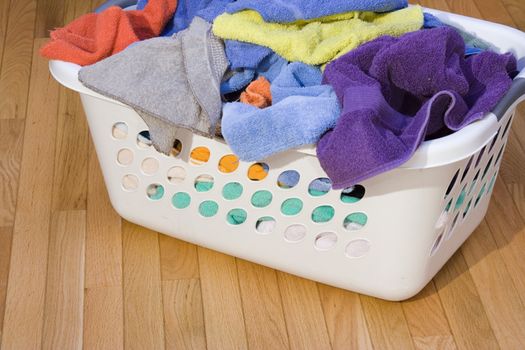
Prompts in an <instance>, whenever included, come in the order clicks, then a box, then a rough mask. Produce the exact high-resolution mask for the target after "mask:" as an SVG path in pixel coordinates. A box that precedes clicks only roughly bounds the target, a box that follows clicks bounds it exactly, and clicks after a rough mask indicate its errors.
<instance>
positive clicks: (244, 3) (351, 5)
mask: <svg viewBox="0 0 525 350" xmlns="http://www.w3.org/2000/svg"><path fill="white" fill-rule="evenodd" d="M407 6H408V1H407V0H286V1H283V0H264V1H261V0H237V1H235V2H232V3H231V4H229V5H228V6H227V7H226V12H228V13H235V12H239V11H242V10H255V11H257V12H259V13H260V14H261V16H262V17H263V18H264V20H265V21H266V22H279V23H288V22H295V21H297V20H303V19H312V18H319V17H324V16H329V15H333V14H337V13H344V12H350V11H371V12H390V11H394V10H399V9H402V8H405V7H407Z"/></svg>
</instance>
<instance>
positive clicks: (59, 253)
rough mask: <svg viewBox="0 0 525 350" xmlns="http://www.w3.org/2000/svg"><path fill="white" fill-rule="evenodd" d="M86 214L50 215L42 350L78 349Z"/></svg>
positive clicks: (71, 212)
mask: <svg viewBox="0 0 525 350" xmlns="http://www.w3.org/2000/svg"><path fill="white" fill-rule="evenodd" d="M85 234H86V212H85V211H84V210H77V211H59V212H56V213H54V214H53V217H52V222H51V230H50V233H49V254H48V263H47V286H46V300H45V313H44V332H43V338H42V339H43V348H44V349H50V350H53V349H82V328H83V324H82V321H83V308H84V241H85Z"/></svg>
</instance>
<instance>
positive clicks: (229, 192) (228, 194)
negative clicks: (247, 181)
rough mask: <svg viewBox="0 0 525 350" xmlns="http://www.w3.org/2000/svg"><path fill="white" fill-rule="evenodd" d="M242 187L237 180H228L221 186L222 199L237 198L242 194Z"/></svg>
mask: <svg viewBox="0 0 525 350" xmlns="http://www.w3.org/2000/svg"><path fill="white" fill-rule="evenodd" d="M242 192H243V188H242V185H241V184H240V183H238V182H230V183H227V184H226V185H224V187H223V188H222V196H223V197H224V199H226V200H229V201H232V200H235V199H237V198H239V197H240V196H241V195H242Z"/></svg>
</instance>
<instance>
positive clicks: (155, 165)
mask: <svg viewBox="0 0 525 350" xmlns="http://www.w3.org/2000/svg"><path fill="white" fill-rule="evenodd" d="M140 168H141V169H142V172H143V173H144V174H146V175H153V174H155V173H156V172H157V171H158V170H159V161H158V160H156V159H155V158H146V159H144V160H143V161H142V164H141V165H140Z"/></svg>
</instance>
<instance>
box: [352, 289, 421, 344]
mask: <svg viewBox="0 0 525 350" xmlns="http://www.w3.org/2000/svg"><path fill="white" fill-rule="evenodd" d="M360 299H361V304H362V305H363V311H364V314H365V318H366V322H367V325H368V332H369V333H370V338H371V340H372V345H373V346H374V348H375V349H413V348H414V344H413V342H412V338H411V336H410V331H409V329H408V324H407V320H406V319H405V315H404V314H403V309H402V307H401V303H398V302H391V301H385V300H380V299H377V298H373V297H369V296H364V295H361V296H360Z"/></svg>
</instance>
